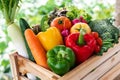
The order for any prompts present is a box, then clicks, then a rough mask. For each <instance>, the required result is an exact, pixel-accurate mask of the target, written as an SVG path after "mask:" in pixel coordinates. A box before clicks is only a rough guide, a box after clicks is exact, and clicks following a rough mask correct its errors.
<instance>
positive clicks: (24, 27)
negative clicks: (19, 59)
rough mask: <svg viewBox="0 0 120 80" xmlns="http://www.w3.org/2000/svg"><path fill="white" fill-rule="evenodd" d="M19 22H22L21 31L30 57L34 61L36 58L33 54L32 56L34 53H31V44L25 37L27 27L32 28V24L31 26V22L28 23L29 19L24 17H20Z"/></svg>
mask: <svg viewBox="0 0 120 80" xmlns="http://www.w3.org/2000/svg"><path fill="white" fill-rule="evenodd" d="M19 24H20V28H21V31H22V36H23V38H24V42H25V46H26V49H27V52H28V56H29V59H30V60H31V61H34V58H33V56H32V53H31V51H30V48H29V46H28V44H27V41H26V39H25V36H24V31H25V30H26V29H28V28H30V26H29V24H28V23H27V21H26V20H25V19H23V18H20V20H19Z"/></svg>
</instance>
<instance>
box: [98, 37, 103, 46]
mask: <svg viewBox="0 0 120 80" xmlns="http://www.w3.org/2000/svg"><path fill="white" fill-rule="evenodd" d="M97 43H98V45H100V46H102V44H103V43H102V39H101V38H100V37H99V38H97Z"/></svg>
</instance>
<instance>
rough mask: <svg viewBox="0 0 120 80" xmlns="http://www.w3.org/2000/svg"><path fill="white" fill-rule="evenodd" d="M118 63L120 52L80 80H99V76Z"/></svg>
mask: <svg viewBox="0 0 120 80" xmlns="http://www.w3.org/2000/svg"><path fill="white" fill-rule="evenodd" d="M119 62H120V51H119V52H118V53H117V54H116V55H114V56H112V57H111V58H110V59H109V60H107V61H106V62H104V63H103V64H101V65H100V66H99V67H97V68H96V69H95V70H94V71H92V72H91V73H89V74H88V75H87V76H85V77H84V78H83V79H82V80H99V79H100V77H101V76H103V75H104V74H105V73H106V72H108V71H109V70H110V69H111V68H113V67H114V66H116V65H117V64H118V63H119ZM93 75H94V76H93Z"/></svg>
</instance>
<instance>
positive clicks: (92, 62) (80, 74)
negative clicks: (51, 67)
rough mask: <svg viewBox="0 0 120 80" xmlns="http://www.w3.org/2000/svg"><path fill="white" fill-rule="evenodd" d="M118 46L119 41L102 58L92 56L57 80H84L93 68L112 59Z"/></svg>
mask: <svg viewBox="0 0 120 80" xmlns="http://www.w3.org/2000/svg"><path fill="white" fill-rule="evenodd" d="M119 46H120V39H119V43H118V44H115V46H114V47H113V48H110V49H109V50H108V51H107V52H106V53H104V55H103V56H93V57H91V58H90V59H88V60H87V61H85V62H83V63H82V64H80V65H79V66H78V67H76V68H75V69H73V70H72V71H70V72H68V73H67V74H65V75H64V76H63V77H62V78H60V79H59V80H64V79H65V80H80V79H82V78H84V77H85V76H86V75H88V74H89V73H90V72H91V71H93V70H94V69H95V68H97V67H98V66H100V65H101V64H103V63H104V62H105V61H106V60H107V59H109V58H110V57H112V56H113V55H114V54H115V53H116V52H117V51H119V50H120V49H119V48H118V47H119Z"/></svg>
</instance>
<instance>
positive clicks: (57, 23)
mask: <svg viewBox="0 0 120 80" xmlns="http://www.w3.org/2000/svg"><path fill="white" fill-rule="evenodd" d="M50 25H51V27H57V28H58V29H59V30H60V31H63V30H64V29H68V30H69V29H70V28H71V26H72V23H71V21H70V20H69V19H68V18H67V17H65V16H60V17H56V18H55V19H54V20H53V21H52V22H51V24H50Z"/></svg>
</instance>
